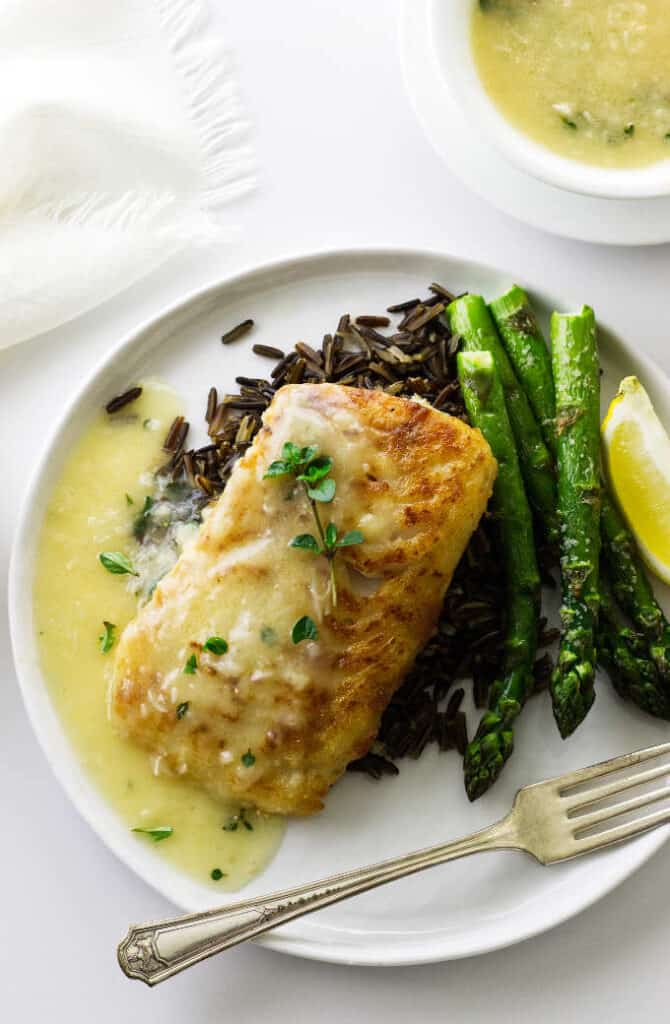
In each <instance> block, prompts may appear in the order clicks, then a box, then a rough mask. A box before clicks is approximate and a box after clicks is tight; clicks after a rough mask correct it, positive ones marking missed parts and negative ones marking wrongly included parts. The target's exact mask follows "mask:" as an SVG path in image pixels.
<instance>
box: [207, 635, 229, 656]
mask: <svg viewBox="0 0 670 1024" xmlns="http://www.w3.org/2000/svg"><path fill="white" fill-rule="evenodd" d="M202 649H203V651H211V653H212V654H225V653H226V651H227V650H228V644H227V643H226V641H225V640H224V639H223V637H222V636H210V638H209V640H205V642H204V644H203V645H202Z"/></svg>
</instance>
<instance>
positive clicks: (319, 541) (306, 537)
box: [264, 441, 364, 643]
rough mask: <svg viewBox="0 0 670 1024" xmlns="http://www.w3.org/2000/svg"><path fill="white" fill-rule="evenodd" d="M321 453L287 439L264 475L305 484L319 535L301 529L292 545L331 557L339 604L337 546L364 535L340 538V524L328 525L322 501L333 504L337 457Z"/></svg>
mask: <svg viewBox="0 0 670 1024" xmlns="http://www.w3.org/2000/svg"><path fill="white" fill-rule="evenodd" d="M317 453H318V447H317V446H316V445H314V444H312V445H308V446H307V447H305V448H301V447H300V446H299V445H297V444H294V443H293V441H287V442H286V444H285V445H284V446H283V448H282V457H281V459H277V460H276V461H275V462H272V463H270V465H269V467H268V469H267V470H266V472H265V474H264V478H270V479H274V478H276V477H284V476H291V477H293V478H294V479H295V480H297V481H299V482H300V483H301V484H302V485H303V488H304V491H305V494H306V495H307V498H308V500H309V503H310V507H311V509H312V515H313V516H314V522H315V523H316V528H317V532H318V537H315V536H313V535H312V534H311V533H300V534H298V536H297V537H294V538H293V540H292V541H291V542H290V545H289V546H290V547H292V548H300V549H302V550H303V551H309V552H311V554H313V555H323V556H324V557H325V558H326V559H327V561H328V566H329V570H330V593H331V597H332V601H333V604H334V605H336V604H337V582H336V579H335V567H334V564H333V561H334V558H335V555H336V553H337V550H338V548H344V547H350V546H351V545H352V544H362V543H363V540H364V538H363V534H362V533H361V532H360V530H350V531H349V532H348V533H345V534H343V535H342V537H340V538H339V539H338V534H337V527H336V526H335V524H334V523H328V526H327V527H326V528H325V529H324V526H323V522H322V520H321V513H320V512H319V505H322V504H329V503H330V502H331V501H332V500H333V498H334V497H335V491H336V489H337V487H336V484H335V481H334V480H333V478H332V477H331V476H330V475H329V474H330V472H331V470H332V468H333V460H332V459H331V457H330V455H318V454H317ZM310 621H311V620H310ZM315 628H316V627H315ZM294 630H295V627H294ZM303 639H304V638H303ZM294 643H299V641H297V640H295V641H294Z"/></svg>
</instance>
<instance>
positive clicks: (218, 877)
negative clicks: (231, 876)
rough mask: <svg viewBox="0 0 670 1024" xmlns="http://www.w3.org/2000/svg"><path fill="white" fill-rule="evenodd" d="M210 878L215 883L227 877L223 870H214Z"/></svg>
mask: <svg viewBox="0 0 670 1024" xmlns="http://www.w3.org/2000/svg"><path fill="white" fill-rule="evenodd" d="M209 877H210V878H211V879H212V881H213V882H219V881H220V880H221V879H222V878H225V877H226V874H225V872H224V871H222V870H221V868H213V869H212V871H211V873H210V876H209Z"/></svg>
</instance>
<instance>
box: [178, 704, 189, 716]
mask: <svg viewBox="0 0 670 1024" xmlns="http://www.w3.org/2000/svg"><path fill="white" fill-rule="evenodd" d="M190 703H191V702H190V700H185V701H183V703H181V704H177V718H183V717H184V715H185V714H186V712H187V711H188V709H189V706H190Z"/></svg>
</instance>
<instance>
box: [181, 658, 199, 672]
mask: <svg viewBox="0 0 670 1024" xmlns="http://www.w3.org/2000/svg"><path fill="white" fill-rule="evenodd" d="M197 668H198V659H197V658H196V656H195V654H192V655H191V657H190V658H189V659H188V661H187V662H186V664H185V665H184V675H187V676H194V675H195V673H196V670H197Z"/></svg>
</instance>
